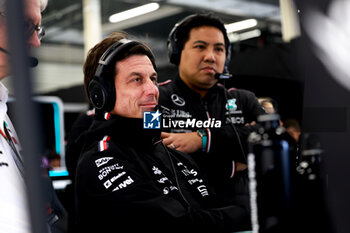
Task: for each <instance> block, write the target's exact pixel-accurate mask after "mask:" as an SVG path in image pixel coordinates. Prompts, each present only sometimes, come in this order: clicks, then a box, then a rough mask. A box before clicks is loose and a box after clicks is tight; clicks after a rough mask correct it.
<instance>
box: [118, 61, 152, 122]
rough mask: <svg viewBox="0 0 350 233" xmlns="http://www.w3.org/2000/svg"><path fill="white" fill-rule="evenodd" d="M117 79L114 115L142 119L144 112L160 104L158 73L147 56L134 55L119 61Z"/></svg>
mask: <svg viewBox="0 0 350 233" xmlns="http://www.w3.org/2000/svg"><path fill="white" fill-rule="evenodd" d="M116 68H117V75H116V77H115V89H116V98H117V100H116V104H115V106H114V109H113V111H112V114H117V115H120V116H123V117H129V118H142V116H143V111H149V110H153V109H154V107H155V106H156V105H157V103H158V97H159V92H158V88H157V86H156V82H157V73H156V71H155V70H154V68H153V65H152V63H151V61H150V59H149V58H148V57H147V56H146V55H132V56H130V57H128V58H126V59H124V60H121V61H118V62H117V65H116Z"/></svg>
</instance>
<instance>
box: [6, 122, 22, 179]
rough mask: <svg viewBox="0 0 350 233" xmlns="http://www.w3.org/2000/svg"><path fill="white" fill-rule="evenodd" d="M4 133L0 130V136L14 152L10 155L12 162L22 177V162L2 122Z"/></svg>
mask: <svg viewBox="0 0 350 233" xmlns="http://www.w3.org/2000/svg"><path fill="white" fill-rule="evenodd" d="M4 131H5V133H4V132H3V131H2V130H1V129H0V134H1V135H2V136H3V137H4V138H5V140H6V141H7V143H8V144H9V146H10V147H11V149H12V151H13V152H14V153H11V154H12V157H13V160H14V161H15V163H16V165H17V167H18V170H19V171H20V173H21V175H22V176H23V174H24V166H23V161H22V158H21V155H20V154H19V153H18V151H17V148H16V146H15V143H14V142H13V140H12V137H11V135H10V133H9V131H8V129H7V124H6V122H5V121H4Z"/></svg>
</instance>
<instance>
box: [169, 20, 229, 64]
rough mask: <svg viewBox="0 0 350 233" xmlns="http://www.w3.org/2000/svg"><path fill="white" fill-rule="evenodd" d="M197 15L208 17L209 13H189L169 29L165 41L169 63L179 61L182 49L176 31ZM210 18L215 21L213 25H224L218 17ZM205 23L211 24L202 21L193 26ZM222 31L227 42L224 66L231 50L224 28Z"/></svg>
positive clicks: (227, 62)
mask: <svg viewBox="0 0 350 233" xmlns="http://www.w3.org/2000/svg"><path fill="white" fill-rule="evenodd" d="M197 17H203V18H205V17H208V18H209V17H211V15H205V14H193V15H189V16H187V17H185V18H183V19H182V20H180V21H179V22H177V23H176V24H175V26H174V27H173V29H172V30H171V31H170V33H169V36H168V41H167V45H168V57H169V61H170V63H172V64H175V65H178V64H179V63H180V58H181V51H182V49H183V48H182V45H181V41H179V38H178V33H179V31H180V30H181V29H182V27H184V25H185V24H186V23H187V22H189V21H190V20H192V19H193V18H197ZM212 20H213V22H215V21H216V22H215V23H214V24H213V26H214V25H215V24H217V23H220V24H222V25H223V27H224V24H223V23H222V22H221V20H220V19H218V18H212ZM206 25H211V24H210V23H209V24H205V23H203V24H202V25H198V26H195V27H201V26H206ZM214 27H217V28H218V29H219V30H220V31H222V29H220V27H218V26H214ZM192 28H194V27H192ZM192 28H191V29H192ZM191 29H190V30H191ZM224 30H225V29H224ZM222 33H223V36H224V38H225V43H228V44H226V46H225V47H226V62H225V66H226V64H227V65H228V64H229V62H230V57H231V51H230V50H231V47H230V42H229V38H228V36H227V33H226V30H225V32H224V31H222Z"/></svg>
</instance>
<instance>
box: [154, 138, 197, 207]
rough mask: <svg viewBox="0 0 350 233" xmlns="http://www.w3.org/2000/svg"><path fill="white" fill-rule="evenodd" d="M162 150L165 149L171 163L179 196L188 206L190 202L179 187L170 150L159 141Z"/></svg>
mask: <svg viewBox="0 0 350 233" xmlns="http://www.w3.org/2000/svg"><path fill="white" fill-rule="evenodd" d="M161 144H162V146H163V148H164V150H165V151H166V153H167V155H168V157H169V161H170V164H171V169H172V170H173V173H174V176H175V183H176V186H177V188H178V190H179V193H180V196H181V197H182V199H183V200H184V202H185V203H186V204H187V206H188V207H190V206H191V205H190V203H189V202H188V201H187V199H186V197H185V196H184V194H183V193H182V190H181V187H180V183H179V179H178V177H177V172H176V169H175V165H174V161H173V159H172V158H171V154H170V152H169V151H168V148H166V146H165V145H164V143H163V142H161Z"/></svg>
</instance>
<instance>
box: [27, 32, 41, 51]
mask: <svg viewBox="0 0 350 233" xmlns="http://www.w3.org/2000/svg"><path fill="white" fill-rule="evenodd" d="M28 44H29V46H31V47H34V48H38V47H39V46H40V44H41V42H40V40H39V38H38V35H37V31H34V33H33V34H32V35H31V36H30V37H29V39H28Z"/></svg>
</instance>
